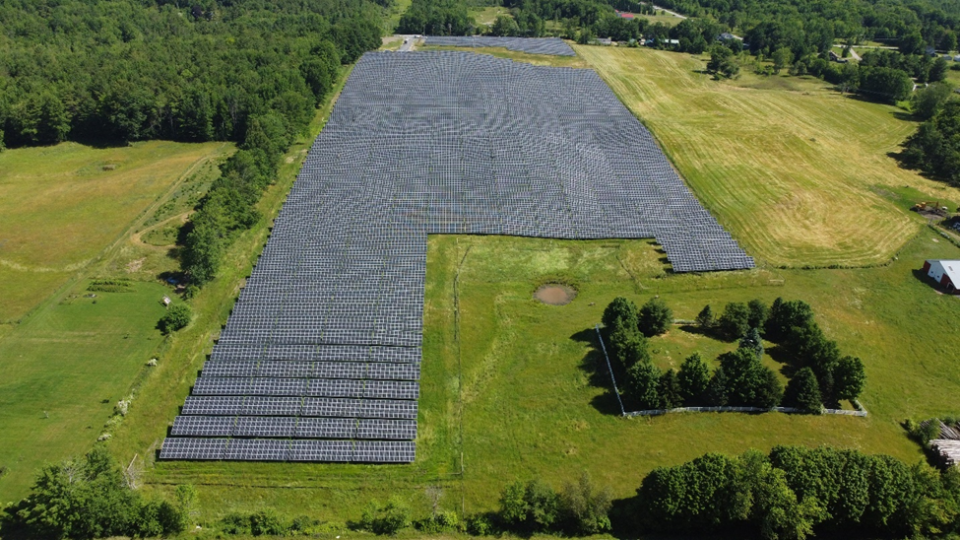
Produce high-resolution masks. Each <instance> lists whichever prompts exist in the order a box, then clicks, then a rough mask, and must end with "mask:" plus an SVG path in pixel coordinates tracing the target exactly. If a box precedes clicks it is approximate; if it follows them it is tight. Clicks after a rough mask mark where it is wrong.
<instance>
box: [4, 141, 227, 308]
mask: <svg viewBox="0 0 960 540" xmlns="http://www.w3.org/2000/svg"><path fill="white" fill-rule="evenodd" d="M227 147H228V145H223V144H221V143H210V144H180V143H172V142H161V141H155V142H147V143H137V144H134V145H132V146H129V147H117V148H93V147H89V146H83V145H79V144H76V143H64V144H60V145H57V146H49V147H39V148H22V149H14V150H8V151H6V152H3V153H2V154H0V215H2V216H3V218H4V219H2V220H0V323H4V322H10V321H15V320H17V319H19V318H20V317H22V316H23V315H24V314H25V313H27V312H28V311H29V310H30V309H32V308H34V307H35V306H36V305H37V304H39V303H40V301H41V300H43V299H44V298H46V297H47V296H49V295H50V294H52V293H53V292H54V291H55V290H56V289H57V288H58V287H59V286H60V285H62V284H64V283H65V282H66V281H67V280H68V279H69V278H70V277H71V276H74V275H76V273H77V272H78V271H79V270H81V269H83V268H85V267H86V266H87V265H88V264H89V263H90V262H91V261H93V260H94V259H96V258H97V257H98V256H99V255H101V254H102V253H103V251H104V250H105V249H106V248H108V247H109V246H111V245H112V244H113V243H114V242H115V241H116V240H118V238H119V237H120V236H121V235H122V233H124V232H125V231H126V230H127V228H128V227H129V226H130V224H131V222H132V221H133V220H134V219H135V218H136V217H138V216H139V215H140V214H141V213H143V212H144V211H145V210H146V209H147V208H148V207H150V206H151V205H152V204H153V203H155V202H157V201H158V199H160V198H161V197H163V196H164V194H165V193H166V192H167V191H168V190H169V189H170V188H171V186H174V184H176V182H177V181H178V180H180V179H181V177H182V176H183V175H184V174H185V173H186V172H188V171H189V170H190V169H191V167H193V166H195V165H197V164H201V163H203V162H205V161H206V160H208V159H213V158H216V157H217V156H219V155H221V154H222V153H223V152H224V151H225V150H226V148H227Z"/></svg>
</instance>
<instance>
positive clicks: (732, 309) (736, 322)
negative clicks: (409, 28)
mask: <svg viewBox="0 0 960 540" xmlns="http://www.w3.org/2000/svg"><path fill="white" fill-rule="evenodd" d="M749 329H750V310H749V308H747V306H746V305H745V304H742V303H740V302H730V303H729V304H727V305H726V306H725V307H724V308H723V314H722V315H720V319H719V320H718V321H717V330H718V331H719V333H720V337H722V338H723V339H726V340H728V341H736V340H738V339H740V338H741V337H743V335H744V334H746V333H747V330H749Z"/></svg>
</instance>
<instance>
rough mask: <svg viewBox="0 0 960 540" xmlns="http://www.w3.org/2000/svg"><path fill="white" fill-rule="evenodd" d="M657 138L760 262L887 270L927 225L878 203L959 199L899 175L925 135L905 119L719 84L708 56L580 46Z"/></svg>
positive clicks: (873, 106) (776, 85)
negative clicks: (921, 197) (899, 196)
mask: <svg viewBox="0 0 960 540" xmlns="http://www.w3.org/2000/svg"><path fill="white" fill-rule="evenodd" d="M574 47H575V49H576V51H577V53H578V55H579V56H581V57H582V58H583V59H584V60H586V62H587V63H588V64H589V65H591V66H592V67H594V68H595V69H596V70H597V72H598V73H599V74H600V76H601V77H602V78H603V79H604V80H605V81H606V82H607V84H609V85H610V86H611V88H613V90H614V92H616V93H617V95H618V96H619V97H620V99H621V100H623V102H624V103H625V104H626V105H627V107H628V108H630V109H631V110H632V111H633V112H634V113H635V114H637V115H638V116H639V117H640V118H641V119H642V121H643V122H644V123H645V124H646V125H647V126H648V127H650V129H651V130H652V131H653V132H654V134H655V135H656V136H657V139H658V140H659V142H660V144H661V145H662V146H663V148H664V150H665V152H666V153H667V155H668V156H670V158H671V159H672V161H673V163H674V165H675V166H676V167H677V169H679V171H680V173H681V174H682V176H683V177H684V178H685V179H686V180H687V182H688V184H689V185H690V186H691V188H692V189H693V190H694V191H695V192H696V194H697V196H698V197H699V198H700V200H701V202H703V204H704V205H705V206H706V207H707V208H708V209H709V210H710V211H711V212H712V213H713V214H714V215H715V216H716V217H717V219H718V220H720V222H721V223H722V224H723V225H724V226H725V227H727V228H728V229H729V230H730V231H731V233H732V234H733V236H734V237H735V238H737V240H738V241H740V242H741V244H742V245H743V246H744V248H745V249H746V250H747V252H748V253H749V254H750V255H752V256H754V257H756V258H757V259H758V261H765V262H767V263H769V264H773V265H778V266H789V267H804V266H813V267H823V266H831V265H841V266H856V265H870V264H876V263H881V262H885V261H887V260H888V259H890V258H891V257H892V256H893V255H894V253H895V252H896V251H897V250H898V249H899V248H900V247H901V246H902V245H903V244H904V243H905V242H906V241H907V240H908V239H909V238H910V237H912V236H913V235H914V234H916V232H917V230H918V227H919V223H918V222H916V221H911V220H910V219H908V217H907V216H906V215H905V214H904V212H902V211H901V210H900V209H898V208H896V207H894V205H893V204H890V203H889V202H888V201H886V200H884V198H882V197H881V196H879V195H877V194H876V193H874V190H872V189H871V188H875V187H876V186H885V187H901V186H904V185H910V186H914V187H918V188H920V189H921V190H922V191H924V192H926V193H928V194H930V195H931V196H932V197H933V198H932V199H931V200H935V199H936V198H948V199H957V196H956V191H955V190H953V189H950V188H945V187H943V185H942V184H939V183H935V182H932V181H930V180H927V179H924V178H923V177H921V176H919V175H917V174H916V173H914V172H911V171H906V170H903V169H900V168H899V167H898V166H897V163H896V161H895V160H894V159H892V158H891V157H889V156H888V155H887V154H888V153H889V152H895V151H897V150H898V145H899V144H900V143H901V142H902V141H903V140H904V139H905V138H906V137H908V136H909V135H910V134H911V133H913V132H914V131H915V130H916V124H915V123H914V122H911V121H905V120H903V119H902V117H903V116H904V114H903V112H902V111H900V110H899V109H897V108H895V107H893V106H888V105H882V104H878V103H873V102H869V101H864V100H860V99H856V98H853V97H850V96H845V95H841V94H840V93H838V92H836V91H834V90H832V89H831V87H829V86H828V85H827V84H826V83H824V82H823V81H820V80H818V79H813V78H799V77H789V78H787V77H781V76H771V77H768V78H762V77H759V76H756V75H753V74H752V73H747V71H748V70H749V67H748V66H747V67H744V68H743V70H742V72H741V73H742V75H741V78H740V79H739V80H736V81H724V82H718V81H714V80H712V79H711V77H710V76H709V75H707V74H705V73H704V72H703V70H704V69H705V66H706V61H705V58H706V57H696V56H690V55H685V54H676V53H671V52H665V51H654V50H648V49H630V48H620V47H590V46H574Z"/></svg>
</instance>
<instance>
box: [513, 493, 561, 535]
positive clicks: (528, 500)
mask: <svg viewBox="0 0 960 540" xmlns="http://www.w3.org/2000/svg"><path fill="white" fill-rule="evenodd" d="M557 504H558V498H557V493H556V492H555V491H554V490H553V488H551V487H550V486H549V485H548V484H546V483H544V482H543V481H540V480H531V481H529V482H527V484H526V485H524V484H523V483H521V482H514V483H513V484H510V485H509V486H507V487H506V488H505V489H504V490H503V492H502V493H501V495H500V519H501V520H503V523H504V524H505V525H506V526H508V527H510V528H513V529H515V530H519V531H524V532H530V533H532V532H544V531H548V530H550V528H551V527H553V525H554V524H555V523H556V522H557Z"/></svg>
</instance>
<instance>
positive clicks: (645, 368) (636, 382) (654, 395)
mask: <svg viewBox="0 0 960 540" xmlns="http://www.w3.org/2000/svg"><path fill="white" fill-rule="evenodd" d="M627 376H628V384H629V386H628V388H627V391H628V393H629V394H630V395H631V396H633V398H634V399H636V400H637V402H638V403H639V405H640V408H641V409H643V410H650V409H659V408H660V392H659V386H660V370H659V369H657V367H656V366H654V365H653V364H652V363H651V362H649V361H647V362H638V363H636V364H634V365H633V366H631V367H630V369H629V371H628V372H627Z"/></svg>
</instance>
